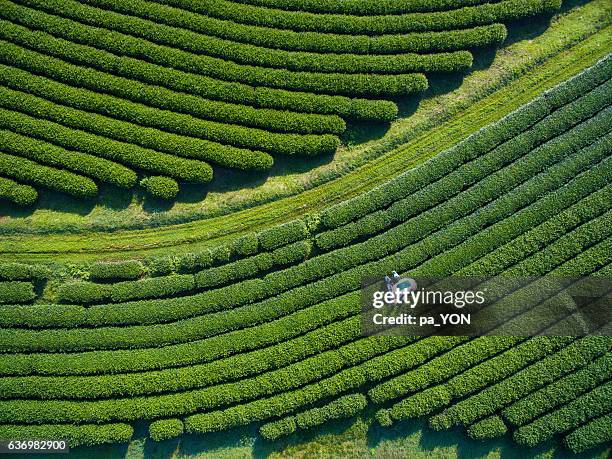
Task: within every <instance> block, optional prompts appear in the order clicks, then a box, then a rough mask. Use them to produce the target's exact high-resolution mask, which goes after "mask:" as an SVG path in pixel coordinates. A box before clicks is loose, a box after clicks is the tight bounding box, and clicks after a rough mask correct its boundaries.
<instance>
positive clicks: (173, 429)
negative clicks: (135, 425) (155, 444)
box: [149, 419, 184, 441]
mask: <svg viewBox="0 0 612 459" xmlns="http://www.w3.org/2000/svg"><path fill="white" fill-rule="evenodd" d="M183 431H184V427H183V421H181V420H180V419H162V420H160V421H155V422H152V423H151V425H149V437H151V439H153V440H155V441H164V440H170V439H171V438H176V437H179V436H181V435H182V434H183Z"/></svg>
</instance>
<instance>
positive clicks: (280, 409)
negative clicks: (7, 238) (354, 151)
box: [0, 60, 612, 450]
mask: <svg viewBox="0 0 612 459" xmlns="http://www.w3.org/2000/svg"><path fill="white" fill-rule="evenodd" d="M609 63H610V61H609V60H605V61H602V62H601V63H599V64H598V65H597V66H596V67H594V68H593V69H590V70H588V71H586V72H584V73H583V74H581V75H579V76H578V77H576V78H575V79H573V80H570V81H569V82H568V83H566V84H563V85H561V86H559V87H557V88H556V89H555V90H553V91H551V92H549V93H547V94H546V95H544V96H542V97H541V98H539V99H537V100H536V101H534V102H532V103H531V104H530V105H528V106H527V107H524V108H522V109H521V110H520V111H518V112H515V113H513V114H512V115H511V116H509V117H507V118H505V119H503V120H501V121H500V122H498V123H496V124H494V125H491V126H489V127H487V128H485V129H483V130H482V131H480V132H479V133H477V134H476V135H474V136H472V137H471V138H469V139H467V140H466V141H465V142H464V143H462V144H461V145H458V146H456V147H454V148H453V149H451V150H448V151H446V152H444V153H442V154H441V155H440V156H437V157H436V158H435V159H433V160H431V161H430V162H428V163H425V164H423V165H422V166H421V167H419V168H418V169H415V170H412V171H409V172H407V173H406V174H405V175H403V176H401V177H399V178H396V179H394V180H393V181H391V182H389V183H388V184H386V185H384V186H382V187H380V188H379V189H376V190H373V191H372V192H370V193H369V194H368V195H367V197H366V196H364V197H363V198H361V199H357V200H354V201H351V203H350V204H349V203H345V204H341V205H339V206H335V207H334V208H332V209H329V210H327V211H326V212H325V213H324V214H322V215H310V216H308V217H305V218H304V219H301V220H296V221H294V222H290V223H288V224H285V225H284V226H281V227H277V228H272V229H269V230H266V231H265V232H262V233H259V234H251V235H249V236H247V237H244V238H241V239H239V240H234V241H231V242H230V243H228V245H224V246H219V247H217V248H215V249H213V250H210V251H206V252H201V253H194V254H191V255H190V256H187V257H184V258H176V259H174V258H172V257H162V258H159V259H156V260H143V261H138V262H137V261H130V262H126V263H121V264H119V263H117V264H95V265H92V266H89V267H85V268H84V269H85V271H84V272H86V273H88V274H89V275H90V282H79V283H76V284H72V285H75V286H76V287H69V285H71V284H63V286H60V287H59V288H60V290H61V291H63V292H64V293H62V295H66V292H69V289H75V290H74V292H78V293H76V298H79V299H85V300H86V301H83V303H86V304H87V303H88V301H87V300H88V298H87V297H86V294H87V292H89V291H96V292H102V296H98V297H95V296H94V297H93V298H94V300H95V301H107V300H106V299H107V298H111V300H115V301H118V302H115V303H113V302H106V303H102V304H91V305H86V306H84V305H76V304H56V303H50V304H43V303H35V304H30V305H19V304H11V305H5V306H0V325H1V327H2V329H1V330H0V352H1V354H0V355H1V357H0V374H2V378H0V424H3V425H2V427H0V434H4V433H5V432H7V433H10V434H11V435H15V434H16V432H22V436H30V437H31V436H34V435H36V434H37V433H38V434H40V432H49V434H51V435H59V434H60V433H61V434H62V435H63V436H64V437H63V438H68V439H71V440H73V441H74V444H79V443H89V444H97V443H101V442H113V441H127V439H128V437H129V436H131V434H132V433H131V427H130V426H128V425H127V423H133V422H138V421H142V420H146V421H151V424H150V427H149V432H150V436H151V438H154V439H156V440H164V439H168V438H174V437H176V436H178V435H181V434H182V433H183V432H187V433H192V434H194V433H207V432H214V431H222V430H226V429H231V428H235V427H240V426H246V425H249V424H251V423H263V425H262V426H261V433H262V435H264V436H266V437H268V438H276V437H279V436H282V435H284V434H290V433H292V432H294V431H296V430H298V429H307V428H314V427H315V426H318V425H321V424H323V423H326V422H328V421H331V420H334V419H339V418H342V417H346V416H355V415H360V414H361V413H363V412H364V410H365V408H366V407H367V406H372V405H374V406H375V407H376V409H377V410H378V414H377V419H378V420H379V422H380V423H381V424H383V425H387V424H389V423H392V422H394V421H395V420H400V419H404V418H409V417H415V416H424V415H429V416H432V417H431V421H430V423H431V425H432V426H434V427H435V428H444V427H450V426H454V425H461V426H464V427H466V428H467V429H468V434H469V435H471V436H472V437H474V438H490V437H493V436H497V435H501V434H503V433H505V432H507V431H508V430H512V431H513V432H512V433H513V435H514V438H515V439H516V440H517V441H518V442H520V443H523V444H535V443H538V442H541V441H546V440H547V439H548V438H550V437H551V436H553V435H557V434H561V435H564V436H567V440H566V441H567V443H568V445H572V446H571V447H572V448H573V449H576V450H579V449H584V448H586V447H588V446H591V445H594V444H596V443H597V442H599V441H605V438H606V433H605V432H606V429H605V427H606V426H605V422H606V421H605V419H606V418H605V415H606V413H607V412H608V411H609V408H610V402H611V401H612V400H610V396H609V395H610V392H609V388H608V386H609V383H608V384H606V382H607V381H606V378H607V374H608V373H609V364H610V358H609V357H610V355H612V353H611V352H610V351H611V347H610V346H611V345H612V341H611V340H610V338H609V337H605V336H600V337H595V336H594V337H584V338H581V337H569V336H550V337H537V338H528V337H527V336H523V335H524V334H527V333H534V334H535V333H539V332H542V331H547V332H548V333H551V334H553V335H554V334H558V335H564V334H567V333H566V326H567V325H568V324H569V323H570V322H571V321H572V320H573V319H574V316H573V315H572V314H571V313H568V314H569V316H568V317H566V318H564V317H550V315H549V316H546V315H543V314H542V311H545V310H546V309H547V308H548V307H549V304H550V302H552V301H557V300H559V299H561V300H564V299H566V298H567V295H566V292H565V290H564V287H562V286H559V285H552V284H551V283H549V282H547V281H546V279H548V278H553V277H559V276H560V277H568V276H573V277H581V276H600V277H604V276H609V275H610V266H611V265H610V262H611V261H612V238H611V235H612V224H611V223H612V220H611V219H612V213H611V212H612V210H611V208H610V197H611V193H612V185H610V183H609V177H610V167H611V166H612V163H611V162H610V152H612V137H611V134H610V125H611V124H610V116H611V113H612V112H610V108H609V103H610V92H611V91H610V83H609V75H610V70H611V68H610V64H609ZM11 132H12V131H11ZM12 135H15V134H14V133H13V134H12ZM407 183H410V186H409V187H408V188H407V189H406V188H404V187H403V185H404V184H407ZM392 190H396V195H395V198H394V197H393V195H392ZM426 195H427V196H430V197H431V198H432V199H431V201H430V202H426V201H425V199H424V198H425V196H426ZM368 199H371V200H373V201H376V202H374V203H372V204H370V203H369V202H368ZM356 203H360V205H356ZM409 204H410V207H409V208H408V205H409ZM336 212H337V213H336ZM380 222H382V223H380ZM393 270H396V271H398V272H399V273H400V274H401V275H405V276H412V277H419V276H436V277H437V276H441V277H445V276H448V275H458V276H481V277H483V278H484V279H485V280H484V283H483V284H482V285H481V286H482V287H483V288H486V287H487V286H496V285H497V282H498V276H499V277H501V278H506V279H513V278H516V277H534V278H537V277H539V276H547V277H545V279H544V280H535V281H534V282H533V285H532V286H535V287H537V289H536V292H537V294H533V289H531V290H530V289H524V288H522V286H521V285H520V284H516V285H515V284H514V283H509V284H508V286H507V287H505V288H504V289H502V290H500V291H499V293H498V296H497V297H496V298H494V302H493V303H492V304H491V305H488V306H487V307H485V308H484V309H482V310H475V311H473V314H474V320H479V321H481V322H482V323H483V326H484V327H485V329H486V330H497V331H501V332H502V333H506V334H509V336H500V337H481V338H476V337H466V336H457V337H456V336H449V337H438V336H423V337H391V336H382V337H381V336H374V337H364V336H363V335H362V333H361V326H360V324H361V322H360V320H361V318H360V315H359V314H360V311H361V301H360V300H361V295H360V291H359V289H360V287H361V280H362V279H363V278H364V277H370V276H376V277H381V276H382V275H383V273H388V272H391V271H393ZM1 273H6V274H1ZM170 273H175V274H173V275H172V274H171V275H168V274H170ZM81 274H82V273H81ZM49 275H50V274H49V273H43V272H41V273H40V274H36V271H35V270H33V269H32V268H28V267H24V266H23V265H6V266H0V277H2V279H3V282H6V283H10V282H24V283H26V284H29V285H34V284H31V283H30V282H39V281H37V280H36V279H37V278H42V279H43V280H44V279H45V278H46V277H48V276H49ZM177 285H178V286H181V288H180V289H179V290H180V295H184V296H182V297H178V298H164V297H165V296H176V295H177V290H176V289H175V287H176V286H177ZM56 287H57V285H56V286H54V287H53V288H56ZM168 289H169V290H168ZM45 294H46V295H49V292H48V291H46V292H45ZM96 294H97V293H96ZM79 295H83V296H79ZM143 296H145V297H149V296H153V297H156V296H157V297H160V298H157V299H150V298H146V299H142V300H139V301H126V300H133V299H135V298H136V297H143ZM63 298H64V299H68V296H64V297H63ZM90 298H91V297H90ZM96 298H97V300H96ZM604 300H605V297H604ZM95 301H94V302H95ZM510 304H518V305H520V307H518V308H515V309H511V308H509V305H510ZM601 304H602V303H601V300H600V299H599V298H595V299H594V300H593V301H592V302H591V304H588V305H585V308H586V309H589V308H590V309H593V310H596V309H597V308H600V307H601ZM534 318H538V320H534ZM517 330H518V331H519V334H517ZM515 335H516V336H515ZM578 380H579V381H580V384H575V382H576V381H578ZM573 382H574V383H573ZM570 385H571V386H572V387H571V391H572V392H571V393H570V392H568V393H567V394H566V392H567V389H566V390H564V389H563V388H567V387H568V386H570ZM559 394H564V396H565V398H563V396H561V395H559ZM555 397H557V398H556V401H555V402H554V403H551V402H550V401H551V400H553V399H554V398H555ZM570 398H571V399H572V400H573V401H571V402H570V401H569V400H570ZM514 404H516V407H515V408H513V406H514ZM520 404H523V405H525V406H529V407H530V409H532V410H533V414H532V417H528V418H525V419H524V420H519V421H517V420H515V419H516V418H515V416H513V414H512V413H513V412H515V413H516V412H520V413H524V412H525V410H524V409H521V408H520V406H521V405H520ZM513 410H514V411H513ZM516 410H518V411H516ZM585 413H590V414H589V419H591V420H592V422H593V424H590V425H585V426H582V425H581V424H580V423H581V421H579V420H580V419H586V418H585V417H584V415H585ZM601 419H603V421H601ZM513 420H514V421H513ZM559 420H562V422H557V421H559ZM602 423H604V426H603V428H602V425H601V424H602ZM93 424H101V425H102V427H101V429H100V431H99V432H94V431H93V430H91V428H90V426H91V425H93ZM572 431H574V433H572ZM583 432H586V433H583ZM591 432H592V433H591ZM602 439H603V440H602Z"/></svg>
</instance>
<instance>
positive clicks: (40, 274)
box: [0, 263, 51, 281]
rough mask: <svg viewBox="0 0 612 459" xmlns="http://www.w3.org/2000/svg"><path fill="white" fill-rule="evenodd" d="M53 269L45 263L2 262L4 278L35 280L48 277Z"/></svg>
mask: <svg viewBox="0 0 612 459" xmlns="http://www.w3.org/2000/svg"><path fill="white" fill-rule="evenodd" d="M50 275H51V270H50V269H49V268H47V267H46V266H43V265H26V264H23V263H0V279H2V280H34V281H40V280H43V279H46V278H48V277H49V276H50Z"/></svg>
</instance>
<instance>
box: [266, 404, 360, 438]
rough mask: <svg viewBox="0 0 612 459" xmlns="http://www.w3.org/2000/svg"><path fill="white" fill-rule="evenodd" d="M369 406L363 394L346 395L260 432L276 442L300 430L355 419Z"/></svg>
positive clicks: (281, 420)
mask: <svg viewBox="0 0 612 459" xmlns="http://www.w3.org/2000/svg"><path fill="white" fill-rule="evenodd" d="M367 404H368V401H367V399H366V398H365V396H363V395H361V394H351V395H344V396H342V397H339V398H337V399H336V400H334V401H332V402H330V403H328V404H326V405H324V406H321V407H317V408H312V409H310V410H306V411H303V412H301V413H298V414H297V415H295V416H289V417H286V418H283V419H280V420H278V421H273V422H270V423H268V424H264V425H263V426H261V427H260V429H259V432H260V434H261V435H262V437H264V438H265V439H266V440H276V439H277V438H279V437H282V436H285V435H289V434H292V433H293V432H295V431H296V430H298V429H311V428H313V427H316V426H319V425H321V424H325V423H326V422H329V421H331V420H335V419H344V418H350V417H353V416H355V415H356V414H357V413H359V412H360V411H362V410H363V409H364V408H365V407H366V405H367Z"/></svg>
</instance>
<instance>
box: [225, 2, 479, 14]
mask: <svg viewBox="0 0 612 459" xmlns="http://www.w3.org/2000/svg"><path fill="white" fill-rule="evenodd" d="M485 1H487V0H351V1H350V2H337V3H336V2H329V1H327V0H233V2H234V3H244V4H247V5H255V6H264V7H266V8H276V9H281V10H288V11H309V12H311V13H338V14H353V15H356V16H368V15H374V14H380V15H385V14H404V13H413V12H421V11H438V10H446V9H451V8H458V7H462V6H468V5H478V4H480V3H484V2H485Z"/></svg>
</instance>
